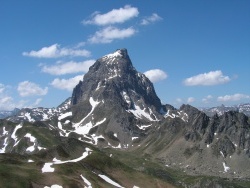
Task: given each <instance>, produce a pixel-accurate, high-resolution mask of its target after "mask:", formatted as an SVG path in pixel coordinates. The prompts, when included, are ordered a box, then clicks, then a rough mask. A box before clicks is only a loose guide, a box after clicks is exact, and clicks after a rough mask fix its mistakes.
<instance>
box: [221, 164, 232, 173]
mask: <svg viewBox="0 0 250 188" xmlns="http://www.w3.org/2000/svg"><path fill="white" fill-rule="evenodd" d="M222 164H223V167H224V172H227V171H228V170H230V167H229V166H226V163H225V162H223V163H222Z"/></svg>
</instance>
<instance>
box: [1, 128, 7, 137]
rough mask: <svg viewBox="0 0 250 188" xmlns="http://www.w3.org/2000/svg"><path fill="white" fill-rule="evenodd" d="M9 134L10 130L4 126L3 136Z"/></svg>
mask: <svg viewBox="0 0 250 188" xmlns="http://www.w3.org/2000/svg"><path fill="white" fill-rule="evenodd" d="M7 134H8V131H6V130H5V127H3V135H2V136H4V135H7Z"/></svg>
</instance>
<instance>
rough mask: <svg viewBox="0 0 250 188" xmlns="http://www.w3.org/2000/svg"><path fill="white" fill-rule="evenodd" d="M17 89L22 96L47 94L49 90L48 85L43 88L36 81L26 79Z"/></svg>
mask: <svg viewBox="0 0 250 188" xmlns="http://www.w3.org/2000/svg"><path fill="white" fill-rule="evenodd" d="M17 91H18V93H19V95H20V96H22V97H28V96H33V95H46V94H47V92H48V87H45V88H44V89H43V88H41V87H40V86H39V85H37V84H35V83H32V82H29V81H24V82H21V83H19V84H18V87H17Z"/></svg>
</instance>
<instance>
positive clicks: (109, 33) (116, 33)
mask: <svg viewBox="0 0 250 188" xmlns="http://www.w3.org/2000/svg"><path fill="white" fill-rule="evenodd" d="M135 33H136V30H135V29H133V28H132V27H130V28H127V29H119V28H116V27H112V26H108V27H105V28H104V29H102V30H100V31H97V32H96V33H95V34H94V35H93V36H91V37H90V38H89V39H88V41H89V42H90V43H111V42H112V41H113V40H115V39H124V38H128V37H131V36H133V35H134V34H135Z"/></svg>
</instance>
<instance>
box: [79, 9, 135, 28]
mask: <svg viewBox="0 0 250 188" xmlns="http://www.w3.org/2000/svg"><path fill="white" fill-rule="evenodd" d="M138 14H139V11H138V9H137V8H136V7H131V6H130V5H126V6H124V7H123V8H119V9H113V10H111V11H109V12H107V13H105V14H100V13H98V12H95V13H93V14H92V16H91V18H90V19H89V20H83V21H82V23H83V24H93V25H111V24H116V23H124V22H125V21H127V20H129V19H131V18H134V17H137V16H138Z"/></svg>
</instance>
